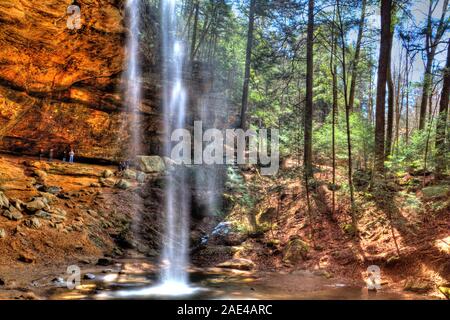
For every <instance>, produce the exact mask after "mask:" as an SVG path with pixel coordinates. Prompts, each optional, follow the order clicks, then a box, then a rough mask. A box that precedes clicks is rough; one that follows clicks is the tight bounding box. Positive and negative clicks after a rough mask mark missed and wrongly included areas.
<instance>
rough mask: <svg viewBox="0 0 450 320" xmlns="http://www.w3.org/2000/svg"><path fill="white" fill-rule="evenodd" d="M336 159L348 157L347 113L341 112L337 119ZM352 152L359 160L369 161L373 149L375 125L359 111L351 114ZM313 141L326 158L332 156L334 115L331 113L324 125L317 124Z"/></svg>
mask: <svg viewBox="0 0 450 320" xmlns="http://www.w3.org/2000/svg"><path fill="white" fill-rule="evenodd" d="M336 122H337V123H336V126H335V137H336V138H335V139H336V159H338V160H345V159H347V126H346V124H345V114H344V112H341V113H340V114H339V115H338V117H337V121H336ZM350 128H351V134H350V137H351V143H352V154H353V155H354V156H355V157H356V159H357V160H358V161H361V162H363V161H367V160H368V157H369V155H370V154H371V153H372V151H373V146H374V131H373V127H372V126H371V125H370V124H369V123H368V122H367V120H366V119H365V118H364V117H363V116H362V115H361V113H359V112H355V113H352V114H351V115H350ZM313 142H314V146H315V149H316V150H317V151H318V153H319V154H320V155H321V156H323V157H326V158H331V157H332V115H331V114H329V115H328V117H327V119H326V121H325V123H324V124H323V125H320V124H315V130H314V133H313Z"/></svg>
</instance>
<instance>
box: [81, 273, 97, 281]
mask: <svg viewBox="0 0 450 320" xmlns="http://www.w3.org/2000/svg"><path fill="white" fill-rule="evenodd" d="M83 279H85V280H94V279H95V274H92V273H86V274H85V275H84V276H83Z"/></svg>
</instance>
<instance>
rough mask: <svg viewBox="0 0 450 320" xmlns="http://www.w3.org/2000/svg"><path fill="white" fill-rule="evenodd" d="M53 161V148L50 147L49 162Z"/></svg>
mask: <svg viewBox="0 0 450 320" xmlns="http://www.w3.org/2000/svg"><path fill="white" fill-rule="evenodd" d="M52 161H53V149H50V151H49V153H48V162H52Z"/></svg>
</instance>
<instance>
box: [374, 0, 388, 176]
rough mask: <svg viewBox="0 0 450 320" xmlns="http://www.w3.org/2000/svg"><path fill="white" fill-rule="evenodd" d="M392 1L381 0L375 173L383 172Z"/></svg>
mask: <svg viewBox="0 0 450 320" xmlns="http://www.w3.org/2000/svg"><path fill="white" fill-rule="evenodd" d="M391 11H392V0H381V40H380V54H379V58H378V81H377V102H376V107H375V108H376V110H375V113H376V114H375V166H374V169H375V173H377V174H382V173H383V172H384V130H385V105H386V81H387V75H388V68H389V63H390V49H391V45H390V42H391V41H390V37H391Z"/></svg>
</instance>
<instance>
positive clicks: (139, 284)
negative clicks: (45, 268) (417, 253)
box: [45, 258, 426, 300]
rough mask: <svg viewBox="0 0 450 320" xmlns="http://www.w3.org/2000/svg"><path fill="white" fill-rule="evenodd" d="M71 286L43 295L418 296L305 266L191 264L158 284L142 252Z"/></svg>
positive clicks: (103, 297)
mask: <svg viewBox="0 0 450 320" xmlns="http://www.w3.org/2000/svg"><path fill="white" fill-rule="evenodd" d="M90 274H91V275H95V279H93V280H82V282H81V285H80V286H78V287H77V288H75V289H73V290H69V289H67V288H66V287H65V286H60V287H57V286H55V285H53V286H51V287H49V288H48V289H47V290H46V294H45V295H47V298H48V299H56V300H73V299H75V300H111V299H112V300H114V299H156V300H158V299H222V300H234V299H238V300H247V299H248V300H253V299H261V300H265V299H277V300H285V299H286V300H310V299H312V300H321V299H335V300H360V299H364V300H366V299H369V300H377V299H389V300H392V299H394V300H396V299H424V298H426V297H424V296H421V295H417V294H414V293H408V292H404V291H397V290H392V289H389V290H388V289H382V290H380V291H378V292H373V291H368V290H367V288H365V287H362V286H354V285H350V284H347V283H344V282H339V281H338V280H336V279H326V278H325V277H323V276H319V275H316V274H315V273H313V272H310V271H295V272H293V273H285V272H260V271H257V272H251V271H239V270H232V269H223V268H205V269H198V268H192V269H190V270H189V272H188V275H189V281H190V282H189V283H190V286H189V287H188V288H184V290H181V291H180V290H178V291H177V288H171V287H170V286H161V285H158V283H160V282H159V267H158V266H157V265H156V264H155V263H153V262H151V261H149V260H146V259H144V258H139V259H137V258H133V259H124V260H121V261H119V262H118V263H116V264H115V265H114V266H112V267H111V268H109V269H108V268H105V269H103V270H98V268H97V271H96V272H92V273H90Z"/></svg>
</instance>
